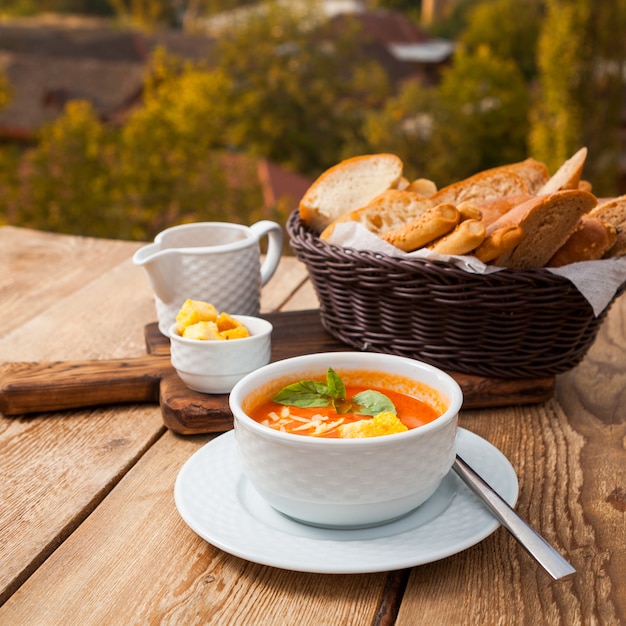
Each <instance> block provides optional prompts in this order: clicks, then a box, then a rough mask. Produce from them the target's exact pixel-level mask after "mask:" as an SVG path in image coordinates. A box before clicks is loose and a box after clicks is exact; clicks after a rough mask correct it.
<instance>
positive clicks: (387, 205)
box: [320, 189, 432, 240]
mask: <svg viewBox="0 0 626 626" xmlns="http://www.w3.org/2000/svg"><path fill="white" fill-rule="evenodd" d="M431 207H432V202H431V201H430V200H429V199H428V198H425V197H424V196H422V195H420V194H418V193H413V192H411V191H400V190H399V189H389V190H387V191H384V192H383V193H381V194H380V195H378V196H376V197H375V198H374V199H373V200H372V201H371V202H370V203H369V204H367V205H366V206H364V207H362V208H360V209H356V210H355V211H350V212H349V213H345V214H344V215H342V216H341V217H339V218H337V219H336V220H335V221H334V222H332V223H331V224H329V225H328V226H327V227H326V228H325V229H324V230H323V231H322V233H321V234H320V239H324V240H327V239H328V238H329V237H330V236H331V234H332V233H333V231H334V230H335V227H336V226H337V224H340V223H342V222H360V223H361V224H362V225H363V226H365V228H367V229H368V230H369V231H371V232H373V233H374V234H375V235H378V236H379V237H381V236H382V235H384V234H385V233H387V232H389V231H390V230H393V229H395V228H398V227H400V226H402V225H403V224H407V223H408V222H412V221H413V220H414V219H415V218H417V217H419V216H420V215H422V213H425V212H426V211H428V209H430V208H431Z"/></svg>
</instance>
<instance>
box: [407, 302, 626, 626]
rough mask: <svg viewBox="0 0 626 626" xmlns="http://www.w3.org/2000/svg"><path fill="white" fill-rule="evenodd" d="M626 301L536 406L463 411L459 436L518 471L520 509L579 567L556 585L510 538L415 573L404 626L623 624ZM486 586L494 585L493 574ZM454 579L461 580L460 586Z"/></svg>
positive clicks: (498, 536) (499, 535)
mask: <svg viewBox="0 0 626 626" xmlns="http://www.w3.org/2000/svg"><path fill="white" fill-rule="evenodd" d="M625 400H626V297H624V296H622V297H621V298H620V299H619V300H618V301H617V302H616V303H615V304H614V306H613V308H612V310H611V311H610V313H609V316H608V319H607V320H606V322H605V323H604V325H603V326H602V328H601V329H600V332H599V334H598V338H597V339H596V342H595V343H594V345H593V346H592V347H591V349H590V351H589V353H588V355H587V357H586V358H585V359H584V361H583V362H582V363H581V364H580V365H579V366H578V367H577V368H575V369H573V370H572V371H570V372H568V373H567V374H564V375H562V376H559V377H558V379H557V389H556V395H555V398H554V399H553V400H551V401H549V402H546V403H544V404H540V405H537V406H533V407H525V408H524V409H523V410H522V409H521V408H508V409H498V410H481V411H466V412H465V411H464V412H463V413H462V415H461V420H460V424H461V426H463V427H465V428H468V429H469V430H472V431H474V432H476V433H477V434H479V435H481V436H482V437H484V438H486V439H487V440H489V441H490V442H491V443H493V444H494V445H495V446H497V447H498V448H499V449H500V450H502V452H503V453H504V454H505V455H506V456H507V457H508V458H509V460H510V461H511V463H512V464H513V466H514V467H515V469H516V471H517V474H518V478H519V482H520V496H519V501H518V504H517V507H516V509H517V510H518V512H519V513H520V514H521V515H522V516H523V517H524V518H525V519H527V520H528V521H529V522H530V523H531V525H532V526H533V527H534V528H536V529H537V530H538V531H539V532H540V533H541V534H543V536H544V537H545V538H546V539H547V540H548V541H550V542H551V543H552V544H553V545H554V546H555V547H556V548H557V549H558V550H559V551H560V552H561V553H562V554H563V555H564V556H565V557H566V558H567V559H568V560H570V562H571V563H572V564H573V565H574V567H576V568H577V570H578V573H577V574H576V576H575V578H574V579H573V580H571V581H567V582H561V583H552V582H551V580H550V579H549V578H548V577H547V575H546V574H545V573H544V572H543V571H541V570H540V569H539V568H538V566H537V565H536V564H535V563H534V561H532V559H531V558H530V557H529V556H528V555H527V554H526V553H525V552H524V551H523V550H522V549H521V548H520V547H519V546H518V545H517V544H516V543H515V541H514V540H513V538H512V537H511V536H510V535H509V534H508V533H507V532H506V531H505V530H504V529H502V528H500V529H498V530H497V531H496V533H494V534H493V535H492V536H491V537H489V538H488V539H486V540H485V541H483V542H482V543H480V544H479V545H477V546H474V547H473V548H470V549H469V550H466V551H465V552H463V553H461V554H458V555H456V556H454V557H452V558H450V559H447V560H446V561H441V562H439V563H433V564H431V565H429V566H426V567H420V568H414V569H413V570H412V571H411V576H410V579H409V583H408V585H407V590H406V593H405V596H404V600H403V603H402V607H401V610H400V613H399V616H398V621H397V624H398V626H411V625H413V624H416V623H419V624H425V625H430V624H433V625H434V624H442V623H448V624H476V623H484V621H485V616H486V615H491V616H494V621H496V620H495V616H497V618H498V621H499V622H501V623H506V624H513V623H515V624H526V623H528V624H531V623H542V622H543V621H545V619H547V617H546V616H551V617H550V619H549V623H554V624H586V623H593V622H594V621H597V622H598V623H604V624H618V623H621V622H622V621H623V616H624V615H626V554H625V553H624V546H625V545H626V527H625V526H624V511H625V510H626V504H625V503H626V497H625V495H624V494H625V493H626V490H624V485H626V451H625V450H624V446H623V441H624V437H626V416H625V414H624V410H623V407H624V404H625ZM486 571H488V572H489V576H485V572H486ZM452 572H454V574H453V575H452Z"/></svg>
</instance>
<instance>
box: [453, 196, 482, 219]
mask: <svg viewBox="0 0 626 626" xmlns="http://www.w3.org/2000/svg"><path fill="white" fill-rule="evenodd" d="M456 210H457V211H458V212H459V215H460V216H461V220H481V219H482V218H483V212H482V211H481V210H480V209H479V208H478V207H477V206H476V204H474V203H473V202H471V201H470V200H464V201H463V202H459V204H457V205H456Z"/></svg>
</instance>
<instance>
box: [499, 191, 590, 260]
mask: <svg viewBox="0 0 626 626" xmlns="http://www.w3.org/2000/svg"><path fill="white" fill-rule="evenodd" d="M596 203H597V199H596V197H595V196H594V195H593V194H590V193H588V192H587V191H580V190H578V189H570V190H565V191H557V192H556V193H553V194H549V195H547V196H538V197H536V198H531V199H530V200H527V201H526V202H523V203H522V204H519V205H517V206H516V207H513V208H512V209H511V210H510V211H508V212H507V213H505V214H504V215H503V216H501V217H500V218H499V219H497V220H496V221H495V222H493V223H492V224H491V225H490V226H488V227H487V236H489V235H490V234H491V233H493V232H494V231H496V230H497V229H499V228H502V227H503V226H521V227H522V228H523V229H524V232H525V233H526V235H525V237H524V238H523V239H522V241H521V242H520V243H519V244H518V245H517V246H516V247H515V248H513V250H512V251H510V252H507V253H506V254H504V255H502V256H500V257H498V259H496V260H495V264H496V265H501V266H504V267H511V268H515V269H528V268H539V267H543V266H545V264H546V263H547V262H548V261H549V260H550V259H551V258H552V256H553V255H554V254H555V252H556V251H557V250H558V249H559V248H560V247H561V246H562V245H563V244H564V243H565V242H566V241H567V239H568V238H569V236H570V235H571V234H572V233H573V232H574V230H575V228H576V226H577V224H578V222H579V220H580V218H581V217H582V216H583V215H584V214H585V213H588V212H589V211H590V210H591V209H592V208H593V207H594V206H595V205H596Z"/></svg>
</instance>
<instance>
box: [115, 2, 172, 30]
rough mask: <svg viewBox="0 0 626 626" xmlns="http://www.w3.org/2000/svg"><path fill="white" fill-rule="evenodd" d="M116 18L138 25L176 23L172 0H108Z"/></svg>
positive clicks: (148, 25) (150, 25)
mask: <svg viewBox="0 0 626 626" xmlns="http://www.w3.org/2000/svg"><path fill="white" fill-rule="evenodd" d="M108 1H109V2H110V4H111V7H112V8H113V10H114V12H115V14H116V15H117V17H118V18H120V19H122V20H124V21H131V22H134V23H136V24H138V25H140V26H144V27H154V26H158V25H161V26H162V25H173V24H175V23H176V11H175V7H174V3H173V2H172V0H108Z"/></svg>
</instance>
